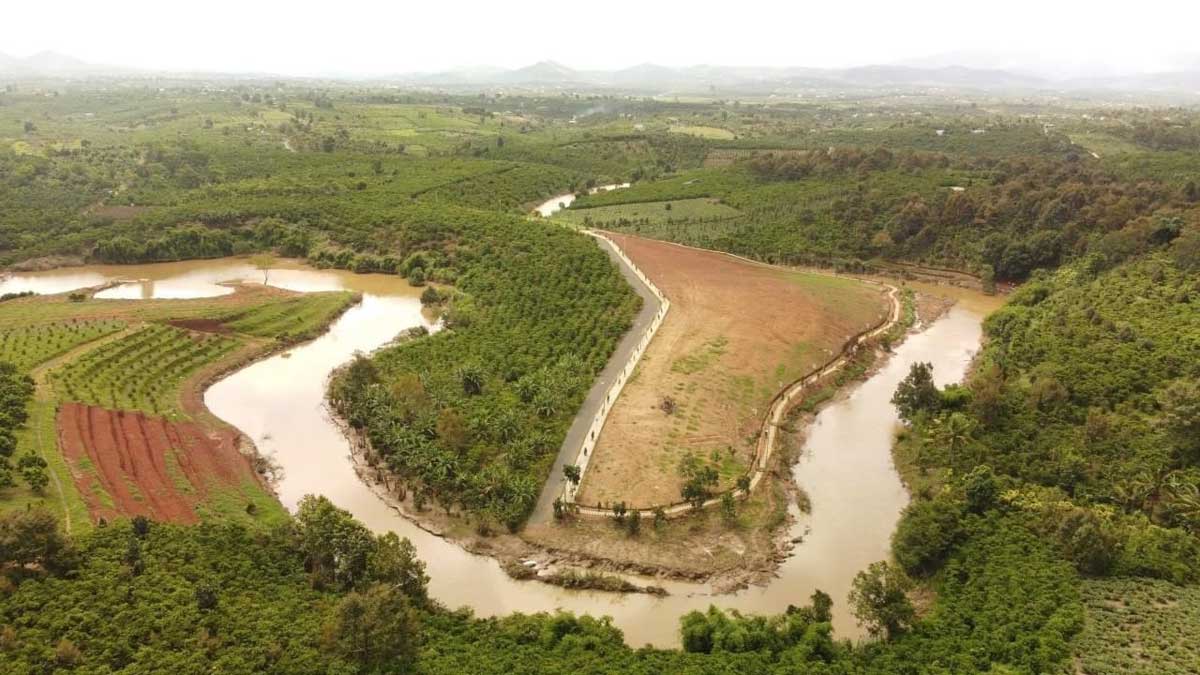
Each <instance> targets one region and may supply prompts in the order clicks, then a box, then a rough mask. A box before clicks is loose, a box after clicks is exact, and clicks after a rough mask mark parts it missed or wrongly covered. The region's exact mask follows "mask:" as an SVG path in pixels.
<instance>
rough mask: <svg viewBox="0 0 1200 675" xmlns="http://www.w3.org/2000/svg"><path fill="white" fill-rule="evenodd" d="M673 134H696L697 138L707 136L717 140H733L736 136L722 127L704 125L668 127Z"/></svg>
mask: <svg viewBox="0 0 1200 675" xmlns="http://www.w3.org/2000/svg"><path fill="white" fill-rule="evenodd" d="M670 131H671V133H673V134H687V135H689V136H697V137H699V138H707V139H712V140H718V141H728V140H733V139H734V138H736V137H737V135H736V134H734V133H733V132H732V131H730V130H728V129H722V128H720V127H704V126H687V125H677V126H672V127H671V128H670Z"/></svg>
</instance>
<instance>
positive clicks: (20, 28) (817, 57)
mask: <svg viewBox="0 0 1200 675" xmlns="http://www.w3.org/2000/svg"><path fill="white" fill-rule="evenodd" d="M5 4H6V5H7V6H6V7H5V8H4V10H3V12H0V52H2V53H6V54H9V55H13V56H28V55H30V54H32V53H34V52H38V51H42V50H54V51H61V52H65V53H68V54H72V55H75V56H78V57H80V58H83V59H84V60H87V61H91V62H96V63H104V64H111V65H128V66H137V67H143V68H152V69H162V70H219V71H238V72H245V71H268V72H275V73H281V74H290V75H307V74H322V73H360V74H382V73H395V72H401V71H433V70H441V69H445V68H448V67H452V66H462V65H477V64H488V65H499V66H505V67H518V66H523V65H527V64H529V63H532V62H534V61H539V60H542V59H553V60H556V61H560V62H562V63H564V64H567V65H569V66H572V67H577V68H614V67H624V66H629V65H633V64H636V63H641V62H646V61H651V62H655V63H662V64H666V65H688V64H697V63H709V64H721V65H803V66H821V67H828V66H852V65H864V64H871V63H892V62H897V61H905V60H911V59H917V58H920V57H926V56H931V55H936V54H941V53H946V52H961V51H963V50H971V51H983V52H989V53H998V52H1005V53H1019V54H1021V55H1022V57H1021V59H1020V65H1027V64H1029V63H1031V62H1032V63H1044V64H1051V63H1056V64H1068V65H1072V66H1074V67H1079V66H1089V67H1090V66H1097V65H1103V66H1106V67H1108V68H1109V69H1115V70H1119V71H1128V70H1161V69H1169V68H1172V67H1178V66H1180V65H1191V66H1196V65H1200V39H1197V27H1198V24H1200V2H1196V1H1195V0H1138V1H1137V2H1121V3H1119V4H1118V3H1113V2H1108V1H1106V0H1087V1H1084V0H1005V1H1004V2H986V3H985V2H979V1H978V0H975V1H974V2H972V0H945V1H943V0H885V1H875V0H821V1H820V2H806V1H805V0H776V1H774V2H768V1H765V0H736V1H734V2H720V3H718V2H713V0H691V1H689V2H676V1H674V0H672V1H669V2H664V1H660V0H639V1H637V2H630V1H627V0H599V1H598V2H571V1H569V0H559V1H556V2H552V1H548V0H517V1H515V2H514V1H512V0H510V1H508V2H496V1H492V2H486V3H474V2H471V1H470V0H443V1H440V2H439V1H436V0H435V1H434V2H429V1H428V0H415V1H414V0H409V1H408V2H405V1H404V0H393V1H391V2H367V1H365V0H337V1H328V2H311V1H306V0H291V1H289V2H276V1H274V0H203V1H201V2H187V3H183V2H178V0H154V1H143V0H34V1H32V2H22V1H19V0H13V1H12V2H8V3H5ZM989 65H1001V66H1003V65H1009V66H1011V65H1018V64H1016V63H1014V62H1013V61H1012V60H1004V59H999V60H995V63H991V64H989Z"/></svg>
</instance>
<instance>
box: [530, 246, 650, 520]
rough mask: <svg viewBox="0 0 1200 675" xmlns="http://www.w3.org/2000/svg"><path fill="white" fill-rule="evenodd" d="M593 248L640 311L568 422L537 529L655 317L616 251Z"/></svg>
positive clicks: (550, 513)
mask: <svg viewBox="0 0 1200 675" xmlns="http://www.w3.org/2000/svg"><path fill="white" fill-rule="evenodd" d="M595 241H596V244H597V245H599V246H600V248H601V249H603V250H604V252H605V253H607V254H608V257H609V258H611V259H612V261H613V263H615V264H616V266H617V269H619V270H621V274H622V275H623V276H624V277H625V281H626V282H628V283H629V285H630V286H631V287H632V288H633V290H635V291H637V293H638V295H640V296H642V311H640V312H638V315H637V316H636V317H635V318H634V320H633V325H632V326H631V327H630V328H629V330H628V331H627V332H626V333H625V337H623V338H621V342H620V343H618V344H617V349H616V351H614V352H613V353H612V356H610V357H609V358H608V365H606V366H605V367H604V370H602V371H600V375H599V377H597V378H596V381H595V382H593V383H592V388H591V389H589V390H588V394H587V398H585V399H584V401H583V405H582V406H581V407H580V408H579V412H578V413H576V414H575V419H574V420H572V421H571V428H570V429H568V430H567V437H566V438H564V439H563V443H562V446H560V447H559V449H558V457H556V458H555V460H554V466H553V467H551V468H550V475H549V477H547V478H546V483H545V484H544V485H543V486H542V494H541V496H540V497H538V502H537V506H535V507H534V509H533V513H532V514H531V515H530V516H529V521H528V524H530V525H537V524H541V523H547V522H549V521H550V520H552V519H553V518H554V499H555V498H556V497H558V496H559V495H560V494H562V487H563V481H564V480H566V479H565V478H563V472H562V469H563V466H564V465H567V464H572V463H574V462H575V459H576V457H577V456H578V454H579V448H580V446H581V445H583V440H584V436H585V435H586V434H587V432H588V428H589V427H591V425H592V420H594V419H596V415H597V414H598V413H599V412H600V404H601V403H603V402H604V397H605V395H606V394H607V393H608V388H609V387H610V386H612V383H613V382H614V381H616V379H617V375H618V374H620V372H621V369H622V368H624V367H625V364H626V363H628V362H629V357H630V355H631V354H632V353H633V350H634V348H635V347H637V343H638V342H639V341H640V340H641V339H642V336H643V335H645V333H646V329H647V328H649V327H650V322H651V321H652V320H653V319H654V315H655V314H658V305H659V302H658V298H657V297H655V296H654V294H653V293H651V292H650V289H649V288H647V287H646V285H645V284H643V283H642V280H641V279H638V277H637V275H636V274H634V273H633V270H632V269H630V267H629V266H628V265H626V264H625V261H624V260H622V259H621V257H620V256H619V255H617V252H616V249H615V248H614V247H613V245H612V244H610V243H609V242H607V241H605V240H603V239H599V238H596V239H595Z"/></svg>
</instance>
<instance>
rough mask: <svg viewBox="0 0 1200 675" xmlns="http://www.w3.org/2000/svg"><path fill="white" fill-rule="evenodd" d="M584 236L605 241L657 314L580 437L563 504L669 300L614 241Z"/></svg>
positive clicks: (570, 499) (569, 500)
mask: <svg viewBox="0 0 1200 675" xmlns="http://www.w3.org/2000/svg"><path fill="white" fill-rule="evenodd" d="M584 233H585V234H588V235H591V236H593V237H595V238H597V239H602V240H604V241H606V242H608V244H609V246H611V247H612V249H613V251H615V252H616V254H617V256H618V257H620V258H621V260H622V261H623V262H624V263H625V264H626V265H627V266H628V267H629V269H631V270H633V273H634V274H635V275H636V276H637V278H638V280H639V281H641V282H642V283H643V284H645V285H646V288H648V289H650V292H651V293H652V294H654V297H656V298H658V313H656V314H655V315H654V318H653V319H652V320H651V321H650V326H649V327H647V328H646V332H645V333H643V334H642V339H641V340H639V341H638V344H637V346H636V347H634V349H633V352H632V353H631V354H630V355H629V360H628V361H627V362H626V363H625V367H624V368H622V369H621V373H620V374H619V375H618V376H617V379H616V381H615V382H613V383H612V386H610V387H609V388H608V392H607V393H606V394H605V395H604V401H603V402H602V403H601V404H600V410H599V411H598V412H597V413H596V417H595V419H593V420H592V426H590V427H589V428H588V432H587V435H586V436H584V437H583V444H582V445H581V446H580V448H579V454H578V455H577V456H576V458H575V466H577V467H579V482H578V483H573V482H571V481H569V480H566V481H563V491H562V500H563V501H564V502H567V503H574V502H575V495H576V493H578V492H579V486H580V485H581V484H583V476H584V474H585V473H586V472H587V467H588V463H589V462H590V461H591V459H592V450H594V449H595V448H596V441H597V440H598V439H599V438H600V431H601V430H602V429H603V428H604V422H605V421H606V420H607V419H608V413H609V412H611V411H612V409H613V406H614V405H616V403H617V398H618V397H619V396H620V395H621V390H622V389H624V388H625V384H626V383H627V382H629V378H631V377H633V371H634V369H636V368H637V364H638V361H640V360H641V358H642V354H644V353H646V348H647V347H649V346H650V341H651V340H653V339H654V334H655V333H657V332H658V327H659V326H661V325H662V322H663V320H664V319H666V318H667V312H668V311H669V310H670V309H671V301H670V300H668V299H667V296H665V295H663V293H662V291H660V290H658V286H655V285H654V282H652V281H650V277H648V276H646V274H645V272H642V270H641V269H640V268H638V266H637V265H634V264H633V261H632V260H630V259H629V256H627V255H625V251H624V250H622V249H621V247H620V246H617V244H616V242H614V241H613V240H612V239H609V238H608V237H606V236H604V235H603V234H600V233H598V232H592V231H591V230H584Z"/></svg>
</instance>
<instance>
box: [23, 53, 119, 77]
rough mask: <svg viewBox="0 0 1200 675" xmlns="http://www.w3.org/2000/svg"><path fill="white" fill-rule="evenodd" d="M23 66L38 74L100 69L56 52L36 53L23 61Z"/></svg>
mask: <svg viewBox="0 0 1200 675" xmlns="http://www.w3.org/2000/svg"><path fill="white" fill-rule="evenodd" d="M23 62H24V64H25V65H26V66H27V67H28V68H29V69H31V70H34V71H37V72H39V73H46V74H51V73H79V72H86V71H92V70H98V69H101V68H100V67H98V66H93V65H91V64H89V63H87V62H85V61H83V60H82V59H77V58H75V57H74V56H68V55H66V54H60V53H58V52H38V53H37V54H34V55H33V56H30V57H29V58H27V59H24V61H23Z"/></svg>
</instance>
